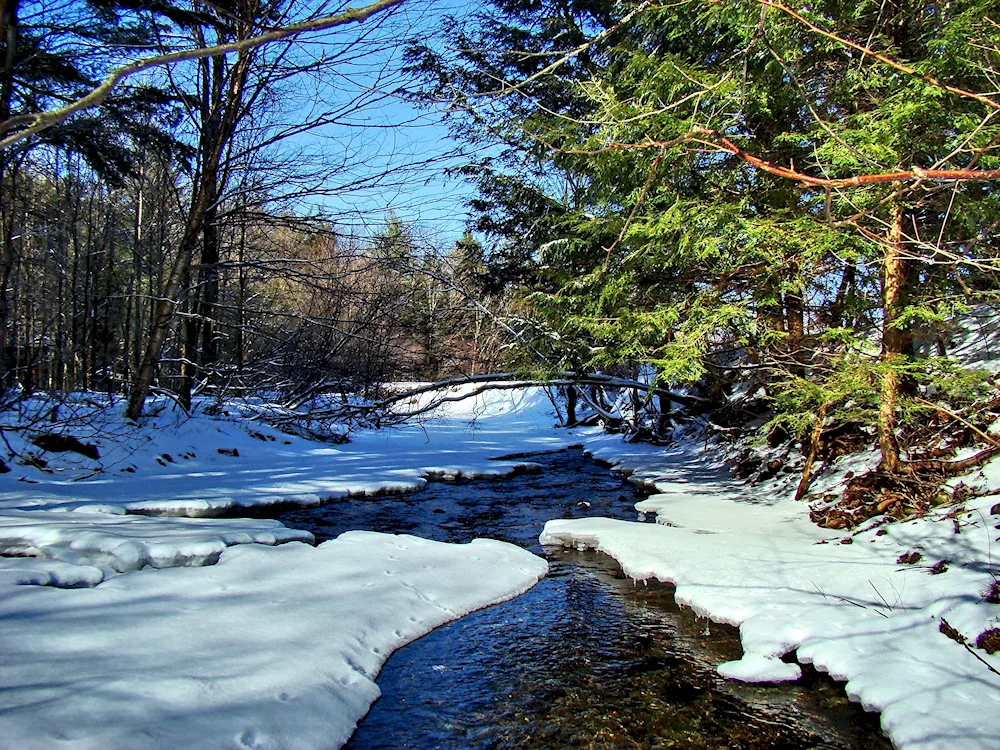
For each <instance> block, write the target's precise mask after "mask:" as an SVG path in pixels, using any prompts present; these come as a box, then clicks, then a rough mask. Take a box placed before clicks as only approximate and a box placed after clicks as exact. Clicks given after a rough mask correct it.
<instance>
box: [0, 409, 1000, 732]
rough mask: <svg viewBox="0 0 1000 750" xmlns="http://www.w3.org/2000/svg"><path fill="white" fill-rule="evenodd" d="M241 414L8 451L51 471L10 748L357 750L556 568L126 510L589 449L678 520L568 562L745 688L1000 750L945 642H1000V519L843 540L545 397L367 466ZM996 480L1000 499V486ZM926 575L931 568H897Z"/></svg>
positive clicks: (404, 443) (562, 530) (376, 456)
mask: <svg viewBox="0 0 1000 750" xmlns="http://www.w3.org/2000/svg"><path fill="white" fill-rule="evenodd" d="M242 416H243V417H244V418H242V419H233V420H229V421H225V420H217V419H209V418H207V417H203V416H198V417H195V418H192V419H190V420H183V419H180V418H179V417H178V415H177V414H176V412H174V411H173V410H171V409H169V408H166V409H164V410H163V411H162V412H161V413H160V414H159V415H158V416H157V417H156V418H154V419H152V420H150V421H149V422H148V423H147V424H146V425H144V426H143V427H142V428H128V427H126V426H125V425H124V423H123V422H122V421H121V420H116V419H114V418H109V419H108V421H107V423H106V424H104V425H103V426H102V427H101V429H92V430H91V432H90V433H87V432H86V428H85V427H83V426H81V428H80V429H79V430H77V431H76V432H75V433H74V434H77V435H78V436H79V437H80V438H81V440H84V442H89V443H92V444H93V445H94V446H95V447H97V448H98V451H99V454H100V457H99V458H98V459H92V458H85V457H83V456H81V455H79V454H76V453H70V454H53V453H51V452H49V451H41V450H38V449H34V448H32V446H31V445H30V444H29V443H28V442H26V441H25V436H24V435H23V434H20V433H13V432H8V431H4V437H5V439H6V440H7V441H8V443H9V444H10V446H11V447H12V448H14V449H15V451H16V452H17V453H18V454H20V455H21V457H22V460H23V459H24V458H29V459H30V454H31V453H34V454H36V458H38V459H41V460H43V461H45V462H46V463H47V468H48V472H46V471H42V470H40V469H39V468H37V466H36V467H32V466H26V465H23V464H21V463H18V461H17V460H9V459H8V464H9V466H10V468H11V471H10V472H9V473H7V474H3V475H0V553H3V554H5V555H19V557H10V556H6V557H0V688H2V689H0V714H2V720H0V746H3V747H8V746H9V747H51V746H53V745H56V744H60V743H63V742H65V743H66V744H67V745H68V746H72V747H94V748H97V747H101V748H115V747H119V748H123V747H129V748H131V747H163V748H167V747H184V746H202V747H304V748H305V747H331V746H333V747H336V746H339V745H340V744H342V743H343V742H344V741H345V740H346V738H347V737H349V735H350V733H351V731H352V730H353V726H354V723H355V722H356V721H357V720H358V718H359V717H360V716H362V715H363V713H364V712H365V710H367V707H368V705H369V704H370V703H371V701H373V700H374V699H375V698H376V697H377V695H378V689H377V687H376V686H375V685H374V683H373V679H374V677H375V675H376V674H377V672H378V669H379V667H380V666H381V664H382V662H383V661H384V659H385V658H387V656H388V655H389V653H391V651H392V650H393V649H395V648H398V647H399V646H400V645H402V644H403V643H405V642H407V641H409V640H412V639H413V638H416V637H418V636H419V635H421V634H422V633H425V632H427V631H428V630H430V629H431V628H433V627H435V626H437V625H438V624H441V623H443V622H445V621H447V620H449V619H453V618H455V617H459V616H461V615H462V614H464V613H466V612H468V611H470V610H472V609H475V608H477V607H482V606H486V605H488V604H489V603H491V602H494V601H499V600H501V599H504V598H509V597H511V596H515V595H517V594H518V593H520V592H522V591H524V590H526V589H527V588H529V587H530V586H531V585H533V584H534V582H536V581H537V580H538V578H539V577H540V576H542V575H544V572H545V564H544V562H543V561H541V560H540V559H538V558H536V557H534V556H532V555H530V554H529V553H527V552H525V551H523V550H520V549H517V548H514V547H511V546H510V545H505V544H502V543H499V542H487V541H478V542H476V543H474V544H472V545H443V544H438V543H433V542H425V541H422V540H417V539H415V538H412V537H393V536H386V535H379V534H370V533H351V534H348V535H345V536H342V537H340V538H338V539H336V540H334V541H331V542H328V543H326V544H323V545H321V546H319V547H316V548H314V547H311V546H308V545H305V544H302V543H301V541H297V540H304V541H308V539H303V537H304V535H303V534H302V533H301V532H293V531H291V530H288V529H285V528H284V527H282V526H280V525H279V524H276V523H275V522H271V521H266V520H252V519H220V518H204V517H202V518H182V517H164V516H162V515H161V516H157V517H148V516H141V515H132V514H128V515H127V514H126V513H127V512H131V513H136V512H142V513H147V514H149V513H160V514H168V515H173V516H212V515H218V514H219V513H220V512H221V511H223V510H226V509H229V508H233V507H239V506H250V505H259V504H268V503H274V502H279V501H284V502H287V501H292V502H300V503H305V504H309V503H316V502H320V501H322V500H325V499H327V498H331V497H338V496H342V495H344V494H348V493H351V494H354V493H358V494H373V493H374V492H376V491H386V490H390V491H404V490H409V489H415V488H419V487H420V486H422V485H423V484H424V483H425V481H426V479H427V478H428V477H454V476H459V475H468V476H478V475H484V474H497V473H500V474H504V473H509V472H511V471H514V470H516V468H517V466H518V464H519V463H521V464H524V463H525V462H524V461H520V462H519V461H518V460H512V461H491V460H490V458H491V457H495V456H500V455H512V454H520V453H526V452H531V451H542V450H554V449H558V448H561V447H565V446H566V445H569V444H579V443H585V444H586V445H587V447H588V450H590V451H592V452H593V453H594V454H595V456H597V457H599V458H601V459H604V460H606V461H608V462H609V463H613V464H616V467H615V469H614V470H615V471H617V472H619V473H621V474H622V475H623V476H625V475H627V476H629V478H630V480H631V481H633V482H635V483H636V484H640V485H644V486H646V487H649V488H654V489H655V490H656V491H657V494H654V495H652V496H651V497H649V498H648V499H647V500H645V501H643V502H642V503H640V504H639V507H640V510H641V511H643V512H645V513H652V514H655V515H656V517H657V518H658V520H659V521H660V522H661V523H660V524H656V525H653V524H639V523H628V522H622V521H610V520H606V519H585V520H578V521H552V522H550V523H549V524H547V526H546V528H545V531H544V533H543V535H542V539H543V541H544V542H546V543H549V544H564V545H570V546H578V547H595V548H598V549H601V550H603V551H605V552H607V553H608V554H610V555H612V556H614V557H615V558H617V559H618V560H619V562H620V563H621V564H622V566H623V568H624V569H625V570H626V572H627V573H628V574H630V575H632V576H633V577H635V578H637V579H647V578H651V577H656V578H659V579H661V580H665V581H672V582H674V583H675V584H677V597H678V600H679V601H681V602H682V603H685V604H687V605H689V606H692V607H693V608H695V609H696V611H698V612H699V613H700V614H703V615H706V616H709V617H712V618H713V619H716V620H719V621H723V622H728V623H732V624H734V625H738V626H740V628H741V635H742V638H743V642H744V647H745V652H746V655H745V656H744V658H743V659H741V660H740V661H737V662H731V663H728V664H724V665H721V666H720V671H721V672H722V673H723V674H725V675H727V676H730V677H733V678H736V679H745V680H785V679H794V678H796V677H797V676H798V674H799V671H800V670H799V667H798V665H797V664H795V663H794V661H793V660H790V659H788V657H786V660H782V659H780V658H779V657H781V656H782V655H789V654H791V655H794V656H795V657H796V658H797V659H798V660H799V661H800V662H811V663H813V664H815V665H816V666H817V667H818V668H820V669H823V670H826V671H829V672H830V673H831V674H832V675H833V676H834V677H836V678H837V679H841V680H845V681H846V682H847V691H848V693H849V694H850V695H851V696H852V697H854V698H856V699H858V700H860V701H862V702H863V703H864V705H865V706H866V707H868V708H871V709H877V710H880V711H882V719H883V726H884V727H885V729H886V731H887V733H888V734H889V735H890V736H891V738H892V739H893V741H894V743H895V744H896V745H897V746H898V747H900V748H978V747H992V748H997V747H1000V733H998V731H997V730H996V726H995V717H996V716H997V715H1000V677H998V676H997V675H996V674H994V673H991V672H990V671H989V669H988V667H987V666H986V665H987V664H988V665H991V666H992V667H993V668H995V669H1000V658H998V656H1000V655H994V656H990V655H988V654H987V653H986V652H985V651H983V650H982V649H976V648H974V647H973V649H972V652H970V650H969V649H967V648H966V647H965V646H963V645H961V644H960V643H958V642H956V640H954V639H950V638H948V637H946V636H945V635H944V634H942V633H941V632H940V628H941V623H942V621H946V622H947V623H948V625H949V626H950V627H952V628H954V629H955V631H956V632H957V633H958V634H961V636H964V637H965V639H966V640H967V642H968V643H969V644H970V645H972V644H975V642H976V638H977V636H978V635H979V634H980V633H982V632H984V631H985V630H988V629H990V628H996V627H998V626H1000V605H996V604H989V603H985V602H984V601H983V594H984V592H985V591H986V589H987V588H988V586H989V585H990V584H991V583H992V582H993V581H994V578H993V576H994V575H996V574H997V571H998V564H997V562H996V561H995V559H994V557H993V555H992V547H997V549H998V550H1000V544H998V543H997V542H998V540H997V536H998V533H997V531H996V528H997V526H998V524H1000V516H998V515H990V510H991V507H992V504H991V502H990V500H993V501H996V500H997V498H996V497H993V498H986V499H983V500H980V501H977V502H974V503H970V504H968V505H967V506H966V508H965V511H964V512H963V513H961V514H959V515H957V516H955V517H954V518H950V519H946V520H930V519H924V520H920V521H914V522H909V523H901V524H893V525H887V526H882V527H874V526H873V527H869V528H868V529H867V530H862V531H860V532H858V533H856V534H855V535H853V536H851V535H849V534H846V533H844V532H832V531H829V530H822V529H818V528H817V527H815V526H813V525H812V524H811V523H810V522H809V521H808V514H807V508H806V507H805V505H804V504H803V503H796V502H794V501H793V500H791V499H790V497H791V494H792V492H793V490H794V480H792V481H790V482H787V481H786V482H785V483H784V484H782V483H781V482H778V481H775V482H772V483H770V484H768V485H766V486H765V485H759V486H757V487H748V486H745V485H742V484H739V483H735V482H733V481H731V480H730V479H729V478H728V476H727V475H726V474H725V472H724V471H723V470H722V469H721V467H720V466H718V465H716V464H713V463H712V456H714V455H716V453H717V452H716V451H714V450H713V449H712V448H711V447H710V446H709V450H708V451H705V446H704V445H691V444H685V445H684V446H683V447H680V448H676V449H672V450H667V451H665V450H664V449H662V448H655V447H653V446H648V445H626V444H623V443H622V442H621V441H620V440H619V439H618V438H617V437H615V436H606V435H600V434H598V433H597V432H596V431H593V430H577V431H565V430H558V431H557V430H553V429H552V423H553V421H554V420H553V417H552V416H551V415H550V413H549V403H548V400H547V398H546V397H545V396H544V395H543V394H542V393H540V392H538V391H531V392H528V393H527V394H522V395H517V396H511V395H509V394H499V393H491V394H490V395H489V396H488V397H486V398H484V399H480V401H478V402H475V403H473V402H463V403H460V404H451V405H449V406H448V407H447V410H446V412H445V414H444V415H443V416H440V417H439V418H437V419H434V420H432V421H429V422H427V423H426V424H425V425H422V426H415V427H411V428H406V429H402V430H394V431H391V432H385V433H362V434H356V435H354V436H353V437H352V442H351V443H348V444H345V445H321V444H317V443H315V442H310V441H307V440H304V439H301V438H297V437H291V436H288V435H285V434H283V433H281V432H278V431H275V430H272V429H270V428H268V427H266V426H263V425H261V424H260V423H259V422H257V421H253V420H250V419H249V418H247V417H249V416H250V414H249V413H248V414H243V415H242ZM854 460H855V462H856V463H857V462H858V461H860V462H863V461H864V460H866V459H865V457H863V456H862V457H859V458H855V459H854ZM34 463H36V464H37V463H39V462H38V461H34ZM98 468H100V469H102V471H101V472H99V473H98V472H96V470H97V469H98ZM528 468H530V466H529V467H528ZM858 468H859V467H858V465H855V464H851V465H842V466H840V467H838V470H839V472H840V473H841V475H842V473H843V472H844V471H846V470H848V469H853V470H857V469H858ZM837 476H838V475H837V474H836V473H835V474H833V475H831V476H830V478H828V479H827V480H826V481H827V482H828V483H833V482H835V481H836V479H837ZM976 481H977V482H978V483H980V484H983V485H985V486H989V487H1000V467H998V468H997V470H996V471H995V472H992V471H991V470H987V472H986V473H985V474H984V475H983V476H981V477H978V478H976ZM818 486H821V485H818ZM375 502H377V500H375ZM949 510H951V509H949V508H945V509H943V510H942V511H941V513H940V514H939V515H943V514H945V513H947V512H948V511H949ZM883 530H884V531H885V533H882V531H883ZM305 536H307V535H305ZM848 540H849V541H850V542H851V543H850V544H847V543H845V542H846V541H848ZM233 545H238V546H235V547H233ZM268 545H277V546H268ZM231 547H232V548H231ZM914 552H916V553H920V555H921V559H920V560H919V561H917V562H915V563H910V564H906V563H899V562H897V560H898V559H899V556H900V555H901V554H904V553H914ZM941 560H947V561H948V562H947V563H946V568H947V569H946V570H945V571H944V572H940V573H936V574H935V573H933V572H932V567H933V566H934V565H935V564H936V563H938V562H939V561H941ZM213 563H214V564H213ZM102 581H103V582H102ZM38 584H41V585H38ZM46 584H47V585H46ZM60 587H62V588H60ZM67 587H78V588H73V589H70V588H67ZM953 635H955V633H953ZM956 637H958V636H956ZM973 652H974V654H975V655H974V654H973ZM977 656H978V658H977ZM980 660H982V661H980ZM984 662H985V663H984ZM991 717H993V718H991Z"/></svg>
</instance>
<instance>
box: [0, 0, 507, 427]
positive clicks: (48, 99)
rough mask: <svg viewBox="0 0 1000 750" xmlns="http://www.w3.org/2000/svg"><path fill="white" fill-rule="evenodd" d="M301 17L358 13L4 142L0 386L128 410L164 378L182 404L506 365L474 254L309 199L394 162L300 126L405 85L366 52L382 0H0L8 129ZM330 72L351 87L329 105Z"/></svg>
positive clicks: (380, 27)
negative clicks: (315, 49)
mask: <svg viewBox="0 0 1000 750" xmlns="http://www.w3.org/2000/svg"><path fill="white" fill-rule="evenodd" d="M393 4H394V3H386V2H383V3H379V4H377V6H376V5H373V6H369V8H371V9H374V10H380V9H384V8H387V7H389V6H390V5H393ZM306 11H308V12H309V13H311V15H308V16H306V21H307V22H308V21H309V20H310V19H316V18H319V19H320V20H321V21H323V18H324V15H323V14H324V13H327V14H330V13H332V14H334V15H332V16H330V17H329V18H333V21H334V22H336V23H338V24H347V23H349V22H350V23H352V25H351V26H350V27H349V28H346V29H345V30H344V31H343V32H342V33H339V34H337V35H334V36H332V37H330V36H328V37H324V39H325V42H326V43H325V44H324V46H323V48H322V50H321V51H320V52H319V53H315V54H313V55H311V56H310V55H307V54H304V53H302V51H301V49H299V48H298V47H296V45H294V44H292V43H289V42H284V41H282V42H281V43H280V44H279V43H275V44H269V45H266V46H250V47H245V48H242V47H241V48H240V49H238V50H237V51H235V52H231V53H229V54H228V55H225V56H214V57H206V58H202V59H192V60H186V61H181V62H179V63H176V64H174V65H172V66H170V67H166V68H163V69H157V70H155V71H153V72H149V73H146V74H143V75H142V76H139V77H135V78H133V79H128V80H127V81H123V82H122V83H121V84H119V85H118V86H117V87H115V88H114V89H113V91H112V93H111V94H110V96H108V97H107V99H105V101H104V102H103V104H102V105H101V106H100V107H98V108H95V109H88V110H85V111H82V112H80V113H78V114H76V115H75V116H74V117H72V118H70V119H69V120H67V121H66V122H64V123H58V124H55V125H53V126H52V127H48V128H46V129H44V130H42V131H40V132H39V133H38V134H37V135H33V136H32V137H30V138H28V139H25V140H23V141H21V142H19V143H17V144H14V145H12V146H9V147H7V148H5V149H3V150H0V275H2V279H0V381H2V385H3V388H4V389H5V390H6V389H8V388H10V387H11V386H14V385H19V386H21V387H22V388H24V389H29V390H34V389H43V390H57V391H59V390H61V391H71V390H77V389H85V390H86V389H93V390H100V391H105V392H108V393H118V394H129V393H131V402H132V403H131V407H130V412H131V413H132V415H133V416H138V415H139V414H140V413H141V409H142V401H143V399H144V397H145V396H146V395H147V393H149V392H150V391H153V392H155V391H157V390H159V391H164V392H168V393H170V394H172V395H173V396H174V397H176V398H177V399H178V401H179V402H180V403H181V404H182V405H185V406H187V405H189V404H190V402H191V399H192V397H193V396H194V395H196V394H198V393H249V392H260V391H262V390H266V391H268V392H271V393H278V394H281V395H283V396H287V397H288V398H290V399H294V398H296V397H297V396H301V395H302V394H308V393H310V392H313V391H315V390H318V389H320V388H327V389H340V390H350V391H353V390H356V389H364V388H366V387H368V386H370V385H373V384H378V383H381V382H384V381H386V380H396V379H428V378H431V379H434V378H439V377H446V376H450V375H459V374H479V373H482V372H484V371H486V370H488V369H490V368H492V367H494V366H495V363H496V358H497V356H498V352H499V347H500V345H501V344H502V343H503V339H502V338H501V337H500V336H499V335H498V333H497V327H496V325H495V323H494V312H493V308H497V309H498V306H499V305H500V304H501V300H500V298H499V297H497V296H495V295H494V296H491V295H489V294H487V293H485V292H483V290H482V289H481V288H480V286H481V282H482V277H481V274H480V272H481V270H482V269H481V267H480V266H481V261H482V258H481V253H482V251H481V248H479V246H478V245H477V244H476V243H475V242H474V241H473V240H472V239H471V237H468V236H467V237H465V238H464V239H463V240H461V241H458V242H455V241H454V239H452V240H451V241H450V242H449V243H448V244H442V241H440V240H433V241H432V240H429V239H427V238H426V237H425V236H424V230H423V228H421V227H417V226H407V225H405V224H404V223H403V222H401V221H400V220H399V219H397V218H395V217H394V216H392V215H385V214H383V215H382V216H381V217H378V216H377V215H376V216H375V217H372V216H369V217H367V219H366V224H365V226H362V225H360V224H359V223H358V220H359V217H358V216H357V215H345V216H343V217H342V218H343V221H341V220H340V218H341V217H339V216H338V215H337V214H335V213H333V212H329V213H325V212H324V211H322V210H317V208H316V206H317V205H321V204H322V198H323V196H331V197H334V198H341V197H342V196H343V195H344V194H347V193H350V192H351V191H364V190H372V189H377V188H379V187H382V186H384V189H387V190H391V189H393V188H394V186H395V185H396V184H398V181H399V180H401V179H403V178H402V177H400V176H398V175H395V174H393V173H391V172H390V171H388V170H387V168H384V167H380V166H379V165H378V163H375V162H377V161H378V160H375V159H373V158H372V154H371V153H368V152H365V150H364V148H359V146H358V144H357V143H355V142H353V141H351V140H349V138H350V137H353V138H355V139H356V138H357V137H358V136H357V135H356V132H355V134H354V135H353V136H349V135H346V134H345V135H344V139H345V141H344V142H338V141H337V140H336V139H331V138H328V139H327V143H328V146H327V147H326V148H325V149H324V150H323V151H322V152H319V151H317V150H316V149H315V148H313V147H310V146H308V145H305V144H307V143H308V142H307V141H302V140H298V141H297V140H296V138H299V137H301V136H302V134H305V133H309V132H310V131H312V130H315V129H318V128H321V127H324V126H330V125H333V126H337V125H339V124H341V123H343V122H348V121H350V120H351V118H357V119H361V120H363V114H364V112H365V111H366V108H369V107H374V106H377V105H378V104H379V103H381V102H383V101H384V100H385V99H386V97H387V96H388V95H387V94H386V93H385V91H388V90H390V89H391V87H392V86H394V85H397V84H398V81H396V80H395V78H393V76H392V75H390V74H387V73H385V72H384V71H382V70H380V69H379V67H378V66H379V65H384V60H385V59H386V58H385V55H386V54H387V50H390V48H391V47H392V46H393V45H396V46H398V45H399V44H400V39H401V34H402V33H403V32H402V30H404V29H405V28H406V26H405V24H404V23H403V22H402V21H399V20H398V19H396V18H395V17H393V16H392V13H391V11H389V12H387V11H384V10H381V11H380V12H381V15H379V14H377V13H376V14H375V15H373V16H372V17H371V18H365V16H364V12H368V9H363V12H358V13H353V12H349V13H346V14H345V13H343V12H342V11H340V9H338V8H336V7H333V8H328V7H325V6H324V7H319V8H317V7H316V6H315V5H311V6H309V8H305V7H304V6H302V7H300V6H299V4H297V3H296V2H294V0H264V1H263V2H258V1H257V0H227V2H223V3H221V4H219V3H213V4H211V5H209V4H203V3H200V2H193V3H186V2H172V1H171V0H165V1H163V2H161V1H160V0H150V2H145V3H139V4H135V3H127V2H118V0H100V1H99V2H92V3H84V2H68V3H64V4H60V5H59V6H58V7H53V6H51V5H50V4H42V3H35V2H32V1H31V0H4V2H3V4H2V7H0V17H2V21H3V29H2V31H3V33H2V34H0V64H2V66H3V67H2V80H0V132H2V133H12V132H17V130H18V128H21V127H26V126H27V125H28V124H29V123H31V122H33V119H32V118H34V117H36V116H37V114H38V113H40V112H45V111H51V110H53V108H58V107H61V106H64V105H65V104H66V103H67V102H69V101H72V100H73V99H74V98H79V97H84V96H86V95H88V92H90V91H92V90H93V89H94V88H95V87H96V86H97V85H98V83H99V81H100V79H101V78H102V77H103V76H104V75H105V74H106V72H107V71H108V70H110V69H113V68H115V67H120V66H121V65H124V64H126V63H130V62H131V61H133V60H136V59H138V58H142V57H149V56H153V55H162V54H169V53H171V52H173V51H176V50H184V49H192V50H196V49H198V48H204V47H209V46H212V45H220V44H239V43H240V42H241V40H252V39H254V38H256V37H259V36H260V35H261V34H267V33H271V32H272V31H273V30H274V29H279V30H280V29H281V28H284V27H288V26H289V25H290V24H293V23H297V22H301V20H300V17H299V15H298V14H300V13H303V12H306ZM337 12H341V15H343V18H342V19H341V17H340V16H337V15H336V13H337ZM338 19H340V20H339V21H338ZM354 21H359V22H362V23H361V25H360V26H359V25H358V24H357V23H353V22H354ZM323 23H325V24H326V25H327V26H329V25H331V23H332V22H330V21H329V20H327V21H323ZM394 23H396V24H397V25H396V26H393V24H394ZM362 27H364V28H366V29H368V30H367V31H366V32H365V33H360V34H359V33H357V32H356V31H354V29H357V28H362ZM366 66H368V67H366ZM351 76H353V77H354V78H355V79H356V81H355V82H353V83H349V84H345V83H344V81H345V80H348V79H350V77H351ZM373 83H374V84H379V85H381V86H382V87H383V89H384V90H378V89H375V88H374V87H373V86H372V85H371V84H373ZM338 86H339V87H340V88H341V89H343V88H344V87H345V86H346V87H347V88H348V90H347V92H346V93H343V92H342V95H340V96H339V97H335V98H336V100H335V101H331V102H325V101H323V96H322V95H323V94H324V93H325V94H327V95H329V92H330V91H336V90H338V89H337V87H338ZM351 86H353V88H351ZM331 87H332V88H331ZM371 140H372V142H376V141H378V140H380V138H379V137H378V136H375V135H373V137H372V139H371ZM286 144H287V147H286ZM408 167H409V168H410V169H413V168H414V167H413V164H412V163H411V164H409V165H408ZM307 203H308V204H309V205H311V206H312V207H311V208H306V209H304V208H303V206H305V205H306V204H307Z"/></svg>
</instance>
